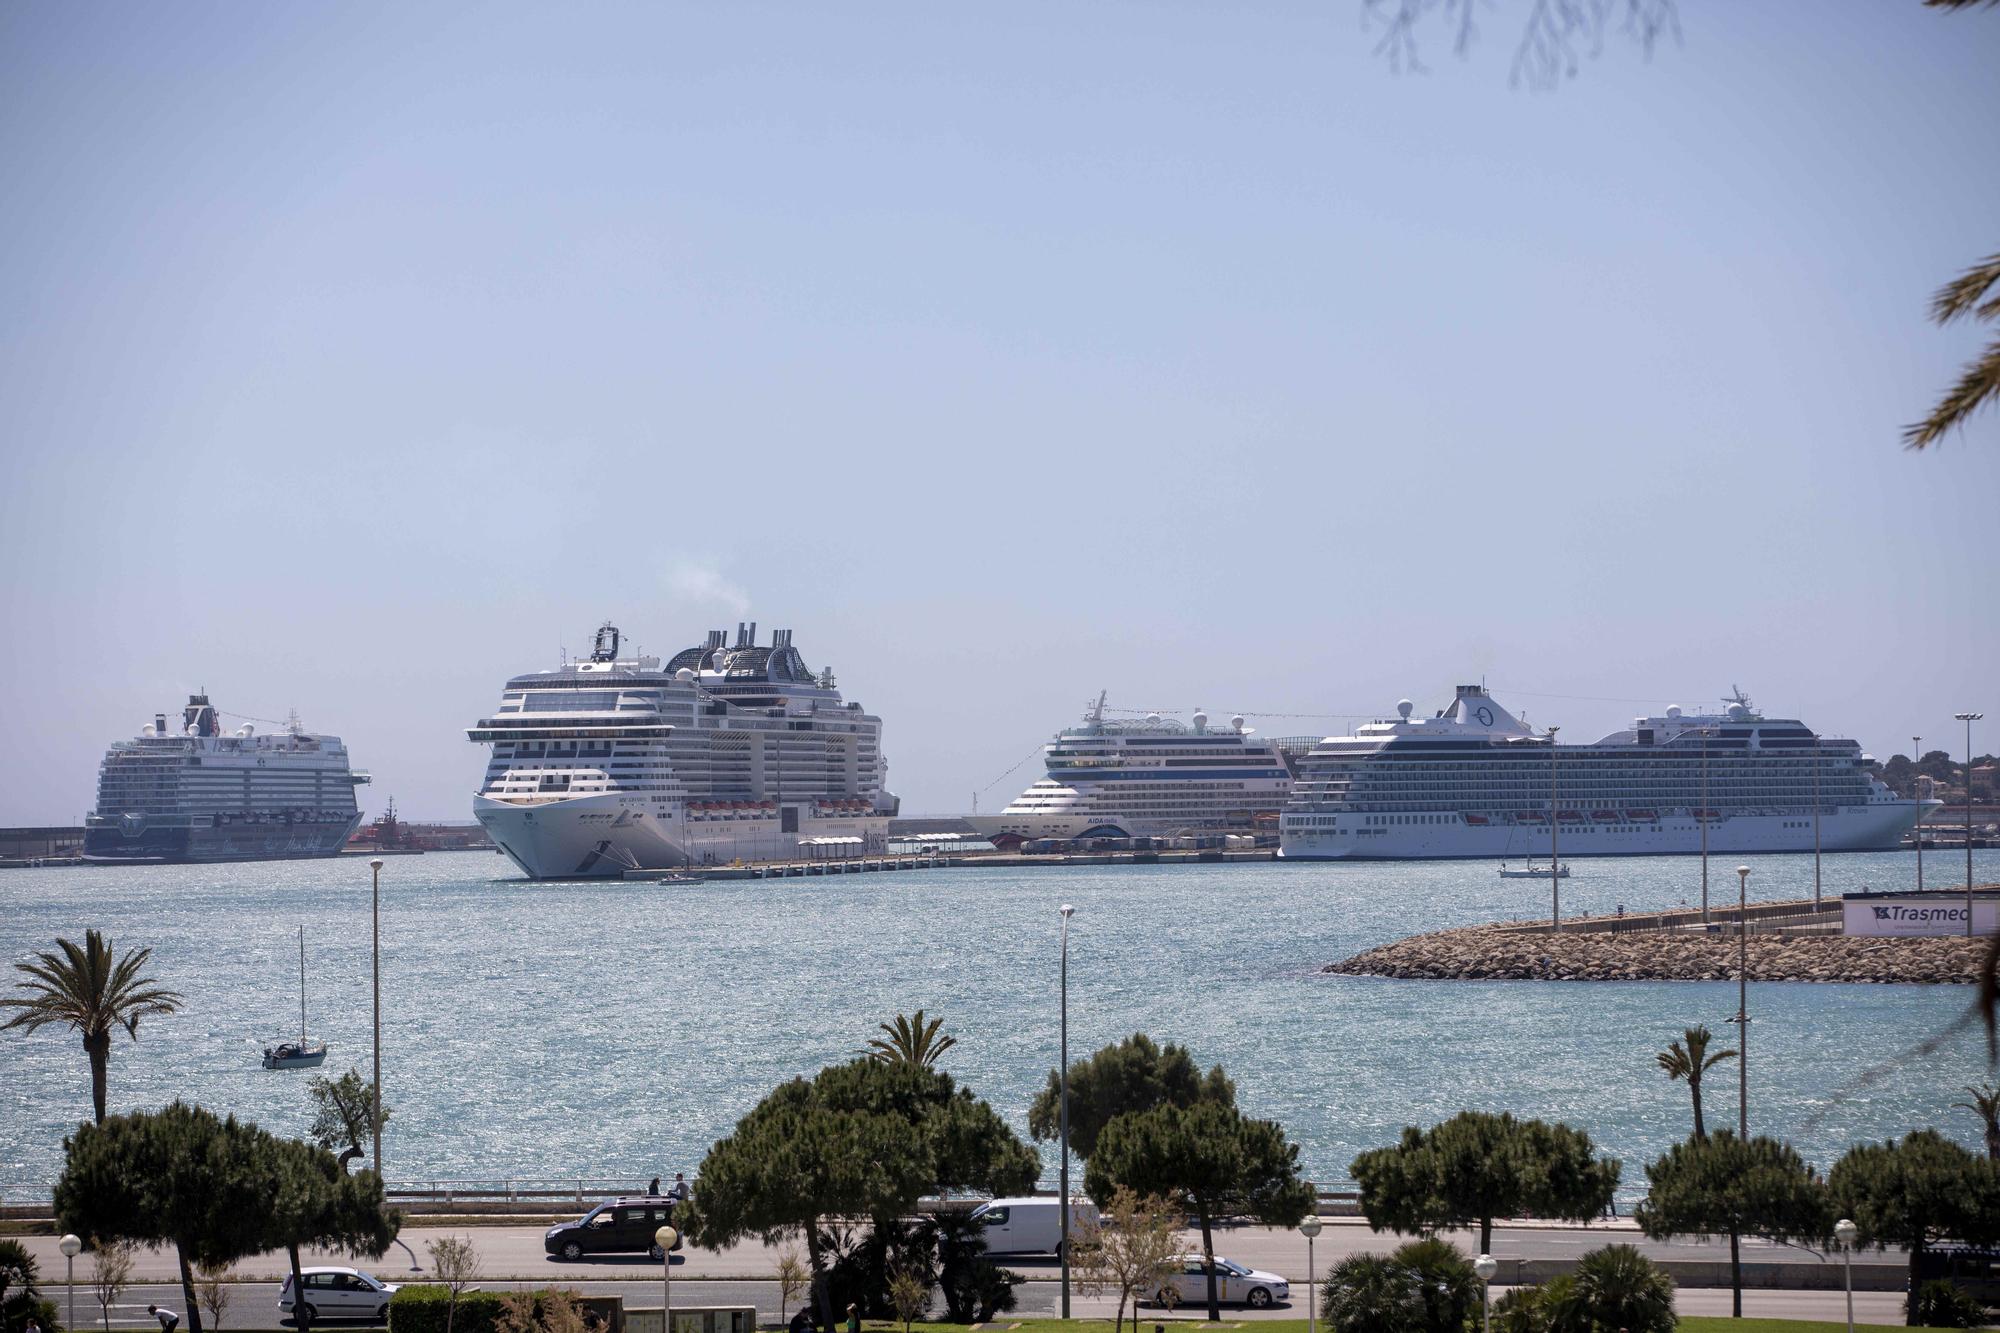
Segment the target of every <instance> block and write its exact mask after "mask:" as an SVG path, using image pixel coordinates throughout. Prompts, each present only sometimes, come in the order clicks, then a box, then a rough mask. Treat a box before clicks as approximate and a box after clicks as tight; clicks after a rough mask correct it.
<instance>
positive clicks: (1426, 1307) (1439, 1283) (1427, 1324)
mask: <svg viewBox="0 0 2000 1333" xmlns="http://www.w3.org/2000/svg"><path fill="white" fill-rule="evenodd" d="M1389 1258H1390V1259H1391V1260H1393V1261H1394V1262H1396V1263H1399V1264H1401V1265H1402V1266H1403V1267H1404V1268H1405V1269H1407V1270H1408V1271H1409V1273H1410V1276H1411V1277H1412V1278H1414V1279H1415V1280H1416V1287H1417V1299H1418V1304H1419V1306H1420V1307H1421V1309H1422V1311H1423V1315H1422V1323H1420V1324H1419V1325H1417V1327H1418V1328H1419V1329H1421V1330H1423V1333H1459V1330H1460V1329H1464V1328H1469V1327H1472V1326H1474V1325H1476V1324H1477V1323H1478V1322H1479V1296H1480V1288H1479V1275H1478V1274H1477V1273H1475V1272H1473V1271H1472V1261H1471V1260H1470V1259H1468V1258H1466V1257H1465V1256H1464V1255H1463V1254H1461V1253H1460V1252H1459V1250H1458V1247H1457V1246H1455V1245H1453V1244H1451V1243H1450V1242H1448V1241H1442V1240H1436V1239H1432V1240H1413V1241H1411V1242H1410V1243H1409V1244H1407V1245H1404V1246H1402V1247H1400V1248H1399V1249H1398V1250H1397V1251H1396V1252H1395V1253H1394V1254H1392V1255H1390V1256H1389Z"/></svg>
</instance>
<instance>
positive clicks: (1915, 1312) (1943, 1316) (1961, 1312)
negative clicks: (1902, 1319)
mask: <svg viewBox="0 0 2000 1333" xmlns="http://www.w3.org/2000/svg"><path fill="white" fill-rule="evenodd" d="M1906 1307H1907V1308H1906V1313H1907V1314H1908V1315H1909V1316H1910V1322H1911V1323H1912V1324H1919V1325H1922V1326H1924V1327H1926V1328H1978V1327H1979V1325H1980V1323H1981V1322H1982V1321H1983V1320H1984V1319H1985V1317H1986V1310H1985V1308H1984V1307H1983V1306H1981V1305H1980V1303H1979V1302H1978V1301H1975V1300H1973V1299H1972V1297H1970V1296H1968V1295H1966V1294H1965V1292H1964V1291H1962V1290H1961V1289H1960V1288H1959V1286H1958V1284H1956V1283H1954V1282H1948V1281H1946V1280H1945V1279H1943V1278H1937V1279H1935V1280H1934V1281H1930V1282H1926V1283H1924V1285H1923V1286H1921V1287H1919V1288H1917V1294H1916V1295H1915V1296H1913V1297H1911V1298H1910V1300H1909V1301H1908V1302H1907V1303H1906Z"/></svg>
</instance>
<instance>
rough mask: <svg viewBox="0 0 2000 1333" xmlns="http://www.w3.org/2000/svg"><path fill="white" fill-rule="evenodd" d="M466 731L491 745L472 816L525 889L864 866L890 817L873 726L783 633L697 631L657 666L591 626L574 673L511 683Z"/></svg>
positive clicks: (883, 840) (570, 666) (611, 632)
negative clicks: (728, 866) (821, 859)
mask: <svg viewBox="0 0 2000 1333" xmlns="http://www.w3.org/2000/svg"><path fill="white" fill-rule="evenodd" d="M467 735H468V736H470V737H471V739H472V740H473V741H475V742H478V743H480V744H484V745H490V746H492V747H493V753H492V758H491V761H490V762H489V763H488V765H487V769H486V780H485V783H484V785H483V786H482V787H481V788H480V791H479V793H478V795H476V796H474V797H473V800H472V808H473V813H474V814H475V815H477V816H478V818H479V822H480V823H481V824H483V825H484V826H485V827H486V831H487V832H488V833H489V834H490V835H491V836H492V838H493V841H494V843H495V844H497V845H498V846H499V847H500V849H501V850H502V851H504V852H505V853H506V854H507V855H508V856H509V857H511V858H512V859H513V861H514V863H515V864H516V865H518V866H520V867H521V869H522V870H523V871H525V872H527V874H528V876H529V878H531V879H581V878H588V877H593V876H617V875H621V874H623V873H624V872H625V871H627V870H650V869H668V868H675V867H682V866H688V865H704V864H714V863H726V862H730V861H735V860H744V861H749V860H771V859H782V858H789V857H794V856H801V855H807V856H809V855H818V854H824V855H828V856H836V855H844V854H855V853H870V854H873V853H878V852H882V851H884V850H886V849H887V846H888V832H889V818H890V816H891V815H893V814H895V812H896V798H895V797H893V796H891V795H889V794H888V792H886V791H885V790H884V789H883V781H884V779H885V777H886V774H887V764H886V763H885V762H884V760H883V758H882V720H881V719H880V718H879V717H876V716H874V715H872V714H869V713H865V712H863V711H862V709H861V705H860V704H858V703H847V702H843V701H842V700H841V697H840V692H839V691H838V690H836V689H835V688H834V679H833V673H832V672H831V671H821V672H819V673H817V674H815V673H814V672H812V671H810V670H808V669H807V667H806V663H805V659H804V658H803V657H801V656H800V655H799V651H798V649H796V648H794V647H793V646H792V635H791V631H790V630H779V631H777V632H776V633H775V634H774V635H773V636H772V639H771V642H770V644H769V645H766V646H760V645H759V644H758V643H757V626H756V625H755V624H751V625H749V626H747V627H746V626H744V625H738V626H737V627H736V640H735V642H734V643H730V642H728V641H727V636H726V635H725V634H724V632H723V631H721V630H711V631H710V632H709V635H708V640H707V642H706V643H703V644H701V645H699V646H696V647H692V648H687V649H684V650H682V651H681V652H679V653H676V654H675V655H674V656H673V657H672V658H670V659H669V660H668V661H667V663H666V664H665V665H664V666H662V665H661V663H660V659H659V658H657V657H642V656H637V655H633V656H620V638H619V633H618V630H617V627H615V626H614V625H612V624H610V623H609V622H606V623H605V624H604V626H603V627H602V628H600V629H599V630H598V631H597V638H596V641H595V645H594V647H593V649H592V652H591V654H590V658H589V660H588V661H581V662H568V663H564V664H563V665H561V666H559V667H557V668H556V669H555V670H553V671H537V672H531V673H529V674H527V675H523V676H515V677H514V678H513V679H512V680H509V681H508V682H507V684H506V687H505V689H504V690H503V691H502V693H501V696H500V706H499V708H498V709H497V710H495V712H494V715H493V716H492V717H489V718H486V719H483V720H482V721H481V722H480V723H479V724H478V725H477V726H475V727H472V728H471V729H469V731H468V732H467Z"/></svg>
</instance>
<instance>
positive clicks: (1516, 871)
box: [1500, 861, 1569, 879]
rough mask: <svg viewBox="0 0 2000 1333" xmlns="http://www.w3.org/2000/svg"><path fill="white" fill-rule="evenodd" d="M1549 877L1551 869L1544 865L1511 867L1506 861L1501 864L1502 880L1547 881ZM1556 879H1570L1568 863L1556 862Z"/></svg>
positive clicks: (1531, 862)
mask: <svg viewBox="0 0 2000 1333" xmlns="http://www.w3.org/2000/svg"><path fill="white" fill-rule="evenodd" d="M1548 877H1549V868H1548V867H1547V866H1543V865H1536V864H1535V863H1534V862H1533V861H1530V862H1528V864H1527V865H1525V866H1510V865H1508V864H1507V863H1506V862H1505V861H1502V862H1501V863H1500V878H1502V879H1547V878H1548ZM1555 877H1556V878H1557V879H1568V878H1569V866H1568V864H1567V863H1565V862H1561V861H1558V862H1556V870H1555Z"/></svg>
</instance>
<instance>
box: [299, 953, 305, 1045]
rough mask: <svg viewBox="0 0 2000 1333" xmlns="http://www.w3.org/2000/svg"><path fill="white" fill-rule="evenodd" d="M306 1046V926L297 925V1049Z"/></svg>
mask: <svg viewBox="0 0 2000 1333" xmlns="http://www.w3.org/2000/svg"><path fill="white" fill-rule="evenodd" d="M305 1048H306V928H305V927H304V926H300V927H299V1049H300V1050H301V1051H303V1050H304V1049H305Z"/></svg>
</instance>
